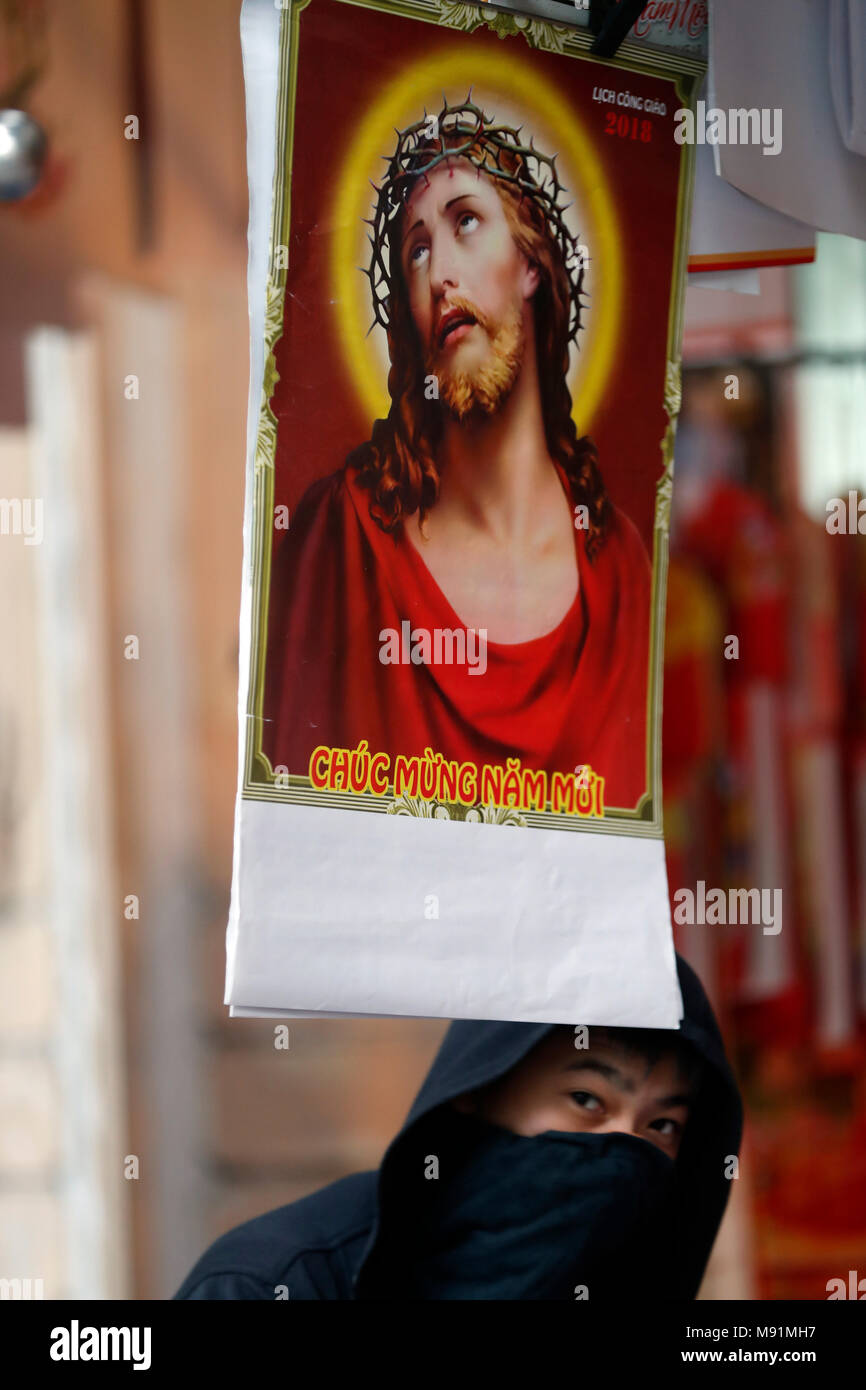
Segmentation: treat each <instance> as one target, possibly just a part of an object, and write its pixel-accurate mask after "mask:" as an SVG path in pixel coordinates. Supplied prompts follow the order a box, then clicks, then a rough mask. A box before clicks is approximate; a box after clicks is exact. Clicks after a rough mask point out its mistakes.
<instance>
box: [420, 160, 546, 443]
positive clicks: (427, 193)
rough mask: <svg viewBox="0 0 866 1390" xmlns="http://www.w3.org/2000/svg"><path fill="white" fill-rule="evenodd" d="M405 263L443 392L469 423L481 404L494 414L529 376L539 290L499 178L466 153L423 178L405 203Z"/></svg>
mask: <svg viewBox="0 0 866 1390" xmlns="http://www.w3.org/2000/svg"><path fill="white" fill-rule="evenodd" d="M400 262H401V268H402V271H403V276H404V279H405V283H406V287H407V291H408V300H409V309H410V312H411V315H412V319H413V322H414V324H415V328H416V330H417V332H418V337H419V341H420V344H421V351H422V353H423V356H424V362H425V366H426V370H427V372H428V373H429V374H431V375H433V376H435V377H436V378H437V379H438V383H439V395H440V397H441V398H442V399H443V400H445V402H446V403H447V405H448V406H449V407H450V408H451V410H452V411H453V413H454V414H455V415H456V416H457V418H458V419H461V420H463V419H465V418H466V417H467V416H469V415H470V414H471V412H473V411H476V410H480V411H482V412H484V413H485V414H488V415H490V414H493V412H494V411H496V410H497V409H498V408H499V406H500V405H501V403H502V401H503V400H504V399H505V398H506V396H507V395H508V394H509V392H510V391H511V389H512V387H513V386H514V383H515V381H516V380H517V376H518V374H519V372H520V368H521V365H522V363H523V359H524V355H525V351H526V339H527V330H528V324H529V322H530V318H529V316H530V314H531V304H530V300H531V298H532V296H533V294H534V293H535V290H536V288H537V286H538V272H537V270H536V269H535V267H534V266H532V265H531V264H530V262H529V261H528V260H527V258H526V256H525V255H524V254H523V252H522V251H521V250H520V249H519V247H518V246H517V244H516V242H515V240H514V237H513V235H512V233H511V228H510V226H509V223H508V218H507V217H506V213H505V208H504V205H503V202H502V199H501V198H500V196H499V194H498V193H497V191H496V187H495V182H494V180H493V179H492V178H490V177H489V176H488V175H486V174H483V173H479V171H478V170H477V169H476V168H475V166H474V165H472V164H471V163H470V162H469V161H468V160H466V159H461V158H454V159H449V160H447V161H446V162H445V163H444V164H441V165H439V166H438V167H437V168H436V169H434V170H433V171H432V172H431V173H430V174H429V175H427V176H426V178H422V179H419V181H418V185H417V187H416V188H415V189H414V191H413V193H412V195H411V197H410V198H409V199H408V201H407V204H406V212H405V215H404V218H403V233H402V246H401V248H400Z"/></svg>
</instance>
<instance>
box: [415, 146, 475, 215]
mask: <svg viewBox="0 0 866 1390" xmlns="http://www.w3.org/2000/svg"><path fill="white" fill-rule="evenodd" d="M491 186H492V180H491V178H490V176H489V175H488V174H486V173H485V172H484V170H483V169H479V168H478V166H477V165H475V164H473V163H472V161H471V160H469V159H466V157H465V156H464V155H449V156H448V158H447V159H444V160H443V161H442V163H441V164H437V165H436V168H435V169H431V170H430V171H429V172H428V173H424V174H419V175H418V177H417V179H416V181H415V183H414V185H413V187H412V191H411V193H410V194H409V197H408V198H407V199H406V208H407V211H412V210H414V209H416V208H417V207H418V205H419V204H420V203H421V202H422V200H423V201H426V202H429V203H436V204H438V203H439V202H440V201H447V200H448V199H449V198H454V197H456V196H457V194H458V193H475V192H479V191H481V190H484V191H486V190H487V189H489V188H491Z"/></svg>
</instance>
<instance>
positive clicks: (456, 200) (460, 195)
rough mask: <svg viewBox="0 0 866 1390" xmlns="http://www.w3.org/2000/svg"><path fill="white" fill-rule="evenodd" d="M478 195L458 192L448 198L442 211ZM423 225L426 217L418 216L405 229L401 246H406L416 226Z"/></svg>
mask: <svg viewBox="0 0 866 1390" xmlns="http://www.w3.org/2000/svg"><path fill="white" fill-rule="evenodd" d="M477 197H478V194H477V193H458V194H457V195H456V197H454V198H449V199H448V202H447V203H446V204H445V206H444V208H443V209H442V211H443V212H447V211H448V209H449V208H450V207H453V205H454V204H455V203H459V202H460V201H461V200H462V199H463V198H477ZM423 226H424V218H423V217H419V218H418V221H417V222H413V223H412V226H411V227H409V228H408V230H407V231H405V232H404V233H403V240H402V242H401V243H400V244H401V246H405V244H406V238H407V237H408V236H409V235H410V233H412V232H414V230H415V228H416V227H423Z"/></svg>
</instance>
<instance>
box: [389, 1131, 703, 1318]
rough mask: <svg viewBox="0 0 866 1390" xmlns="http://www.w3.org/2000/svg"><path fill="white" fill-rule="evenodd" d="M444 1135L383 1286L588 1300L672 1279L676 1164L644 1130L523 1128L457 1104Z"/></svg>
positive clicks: (441, 1295)
mask: <svg viewBox="0 0 866 1390" xmlns="http://www.w3.org/2000/svg"><path fill="white" fill-rule="evenodd" d="M437 1139H438V1140H439V1141H440V1148H441V1149H443V1150H444V1152H442V1153H441V1155H439V1156H440V1174H441V1176H440V1178H439V1179H436V1180H433V1181H427V1182H424V1188H426V1191H425V1192H423V1193H422V1189H421V1186H420V1183H421V1182H422V1181H423V1180H422V1179H419V1178H417V1177H416V1178H415V1179H414V1181H413V1183H412V1187H413V1188H414V1193H413V1194H412V1195H413V1196H414V1199H415V1200H414V1201H411V1199H410V1204H411V1207H412V1208H413V1217H417V1221H416V1220H413V1221H412V1228H411V1230H408V1229H406V1228H405V1227H404V1230H403V1233H402V1236H401V1237H400V1239H399V1243H398V1244H397V1245H394V1244H392V1245H391V1247H390V1256H391V1257H390V1258H389V1259H388V1262H387V1263H388V1265H389V1266H390V1270H389V1272H390V1274H391V1276H392V1277H391V1278H389V1279H388V1280H387V1284H388V1285H389V1286H390V1288H389V1291H388V1292H383V1293H381V1294H380V1295H379V1296H380V1297H382V1296H384V1297H386V1298H403V1299H406V1298H409V1299H570V1300H572V1299H576V1298H588V1299H589V1300H590V1301H592V1300H599V1299H606V1298H622V1297H626V1298H627V1297H629V1296H630V1295H631V1296H634V1294H635V1291H636V1289H638V1290H639V1289H640V1288H641V1287H642V1286H643V1287H644V1288H646V1287H647V1284H646V1283H645V1281H647V1280H649V1281H651V1283H650V1284H649V1287H652V1288H657V1284H658V1281H659V1279H660V1278H661V1279H662V1280H663V1279H664V1273H663V1267H664V1263H665V1259H666V1253H667V1246H668V1245H669V1241H668V1240H666V1234H669V1231H670V1212H669V1202H670V1199H671V1194H672V1191H673V1185H674V1175H675V1171H676V1170H675V1164H674V1162H673V1160H672V1159H671V1158H669V1157H668V1155H667V1154H664V1153H662V1152H661V1150H659V1149H657V1148H655V1147H654V1146H653V1145H652V1144H650V1143H649V1142H648V1141H647V1140H645V1139H636V1138H634V1137H633V1136H631V1135H627V1134H566V1133H560V1132H558V1131H552V1130H551V1131H548V1132H547V1133H546V1134H542V1135H539V1136H537V1137H535V1138H531V1139H527V1138H523V1137H522V1136H520V1135H517V1134H512V1133H511V1132H510V1131H508V1130H504V1129H500V1128H499V1127H498V1126H496V1125H490V1124H487V1123H486V1122H484V1121H481V1120H477V1119H475V1118H474V1117H466V1116H454V1115H453V1113H452V1116H451V1117H449V1122H448V1124H447V1125H446V1137H445V1141H444V1142H441V1141H442V1140H443V1132H442V1130H441V1128H440V1130H439V1133H438V1134H437ZM433 1151H435V1150H433ZM413 1166H414V1165H413ZM415 1172H416V1173H420V1172H421V1168H420V1165H419V1166H418V1167H417V1168H415ZM403 1191H404V1194H405V1195H406V1196H407V1197H409V1196H410V1193H409V1191H408V1189H407V1187H406V1186H404V1187H403ZM395 1276H396V1277H395ZM662 1296H664V1295H663V1293H662Z"/></svg>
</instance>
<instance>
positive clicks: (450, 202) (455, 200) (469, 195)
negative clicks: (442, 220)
mask: <svg viewBox="0 0 866 1390" xmlns="http://www.w3.org/2000/svg"><path fill="white" fill-rule="evenodd" d="M477 197H478V194H477V193H472V192H466V193H458V194H457V195H456V196H455V197H454V198H449V199H448V202H447V203H446V204H445V209H444V211H445V212H447V211H448V209H449V208H450V207H452V206H453V204H454V203H459V202H460V201H461V199H463V198H477Z"/></svg>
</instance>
